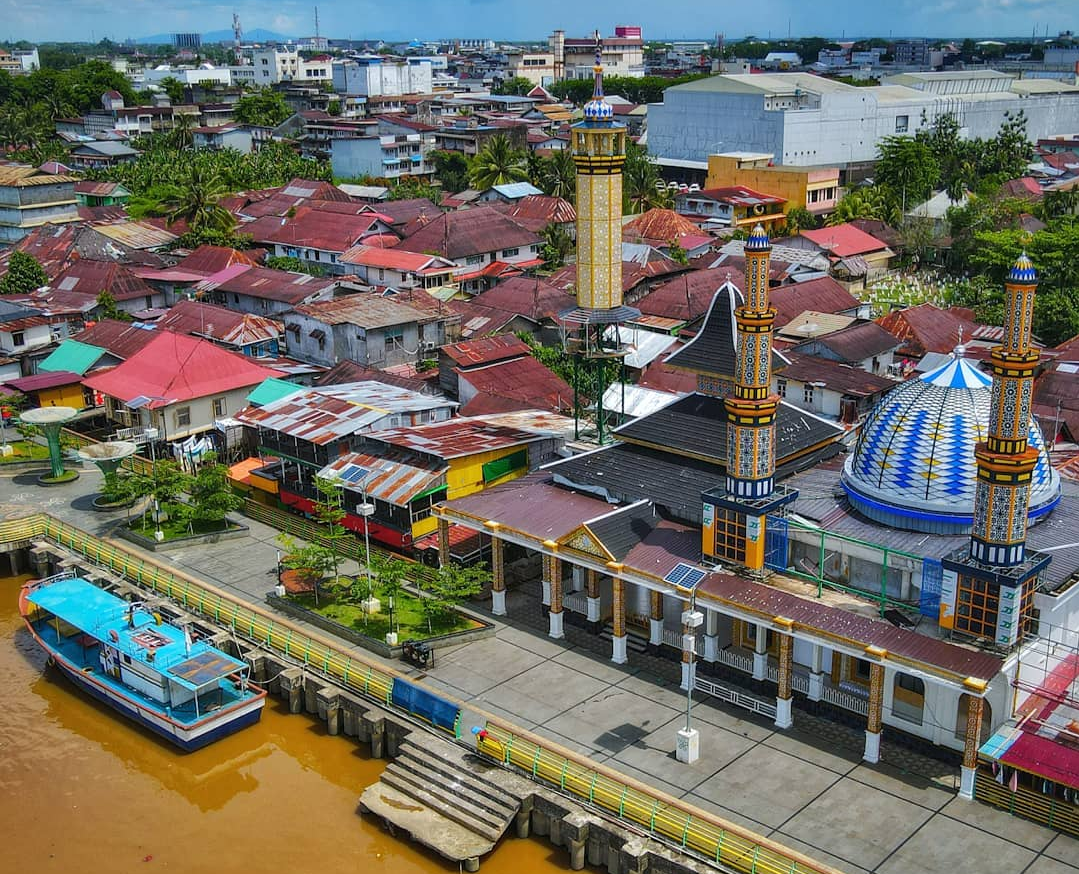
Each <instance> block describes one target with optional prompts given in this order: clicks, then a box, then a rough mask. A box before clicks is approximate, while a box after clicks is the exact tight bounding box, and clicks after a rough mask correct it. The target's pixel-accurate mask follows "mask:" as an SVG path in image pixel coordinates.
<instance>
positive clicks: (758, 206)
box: [674, 185, 786, 229]
mask: <svg viewBox="0 0 1079 874" xmlns="http://www.w3.org/2000/svg"><path fill="white" fill-rule="evenodd" d="M785 204H786V200H785V199H784V198H782V197H777V196H776V195H774V194H762V193H761V192H759V191H754V190H753V189H752V188H747V187H746V186H744V185H733V186H729V187H727V188H705V189H702V190H701V191H683V192H679V193H678V194H676V195H675V197H674V208H675V210H676V211H677V212H679V213H681V214H682V215H692V216H701V217H703V218H705V219H707V224H709V225H712V224H714V225H716V226H718V227H744V226H747V225H758V224H759V225H762V226H763V227H765V228H766V229H770V228H771V227H772V226H773V225H782V224H785V223H786V209H785Z"/></svg>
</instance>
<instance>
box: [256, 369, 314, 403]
mask: <svg viewBox="0 0 1079 874" xmlns="http://www.w3.org/2000/svg"><path fill="white" fill-rule="evenodd" d="M302 390H303V386H302V385H296V383H294V382H285V380H283V379H277V378H275V377H273V376H271V377H270V378H269V379H264V380H263V381H262V382H260V383H259V384H258V385H256V386H255V387H254V388H253V389H251V394H249V395H248V396H247V400H248V401H250V402H251V403H252V404H254V405H255V406H256V407H264V406H266V405H267V404H272V403H273V402H274V401H278V400H281V398H283V397H288V396H289V395H290V394H294V393H295V392H298V391H302Z"/></svg>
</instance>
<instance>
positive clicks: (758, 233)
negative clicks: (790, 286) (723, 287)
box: [724, 225, 779, 499]
mask: <svg viewBox="0 0 1079 874" xmlns="http://www.w3.org/2000/svg"><path fill="white" fill-rule="evenodd" d="M771 254H772V245H771V243H770V242H769V240H768V235H767V234H766V233H765V231H764V228H762V227H761V226H760V225H757V226H756V227H755V228H754V229H753V233H752V234H750V236H749V239H748V240H746V244H745V258H746V292H745V303H744V304H743V305H742V306H740V307H738V308H737V309H736V310H735V311H734V317H735V320H736V322H737V325H738V370H737V373H736V374H735V378H736V382H735V388H734V394H733V395H730V396H728V397H727V398H726V400H725V401H724V406H725V407H726V410H727V492H728V493H729V494H731V495H733V496H735V497H738V498H750V499H752V498H766V497H768V496H769V495H771V494H772V491H773V489H774V488H775V468H776V450H775V422H776V410H777V409H778V408H779V397H778V395H774V394H772V388H771V384H772V326H773V324H774V323H775V318H776V311H775V309H773V308H772V307H770V306H769V305H768V262H769V259H770V257H771Z"/></svg>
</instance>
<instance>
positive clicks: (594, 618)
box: [585, 568, 601, 623]
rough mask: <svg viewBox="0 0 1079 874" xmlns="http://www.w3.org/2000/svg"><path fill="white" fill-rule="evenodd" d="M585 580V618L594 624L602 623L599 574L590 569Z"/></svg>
mask: <svg viewBox="0 0 1079 874" xmlns="http://www.w3.org/2000/svg"><path fill="white" fill-rule="evenodd" d="M586 573H587V577H586V578H585V587H586V588H585V595H586V600H585V607H586V611H587V612H586V615H585V618H586V619H587V620H588V621H589V622H592V623H596V622H599V621H600V611H601V602H600V596H599V573H598V572H597V571H594V570H592V569H591V568H589V569H588V570H587V571H586Z"/></svg>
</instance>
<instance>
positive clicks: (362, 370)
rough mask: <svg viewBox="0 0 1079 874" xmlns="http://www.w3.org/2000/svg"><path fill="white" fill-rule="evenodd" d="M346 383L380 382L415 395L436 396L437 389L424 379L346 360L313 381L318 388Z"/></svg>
mask: <svg viewBox="0 0 1079 874" xmlns="http://www.w3.org/2000/svg"><path fill="white" fill-rule="evenodd" d="M346 382H381V383H385V384H386V385H392V386H396V387H397V388H404V389H408V390H409V391H412V392H416V393H417V394H421V395H422V394H428V395H437V394H438V391H437V389H436V388H435V387H434V386H433V385H432V384H431V383H430V382H429V381H427V380H425V379H417V378H414V377H411V376H401V375H399V374H396V373H390V372H389V371H386V370H376V369H375V368H374V367H365V366H364V365H362V364H359V363H357V362H355V361H350V360H349V359H347V358H344V359H342V360H341V361H338V362H337V363H336V364H335V365H334V366H333V367H331V368H330V369H329V370H327V371H324V372H323V373H321V374H319V375H318V376H317V377H316V378H315V381H314V385H315V386H318V387H322V386H329V385H341V384H342V383H346Z"/></svg>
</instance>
